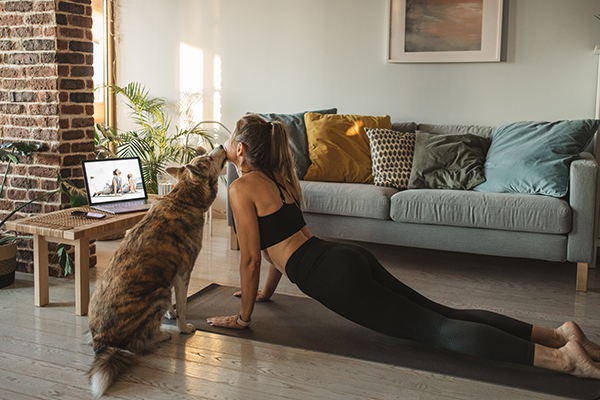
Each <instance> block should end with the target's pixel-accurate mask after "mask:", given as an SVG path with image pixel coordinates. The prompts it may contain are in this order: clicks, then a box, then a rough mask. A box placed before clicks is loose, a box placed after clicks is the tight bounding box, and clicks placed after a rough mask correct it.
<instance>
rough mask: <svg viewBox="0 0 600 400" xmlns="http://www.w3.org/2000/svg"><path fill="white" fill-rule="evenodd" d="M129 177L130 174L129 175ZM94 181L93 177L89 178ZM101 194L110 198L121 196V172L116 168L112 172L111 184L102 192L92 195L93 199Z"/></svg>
mask: <svg viewBox="0 0 600 400" xmlns="http://www.w3.org/2000/svg"><path fill="white" fill-rule="evenodd" d="M129 175H131V174H129ZM90 178H91V179H94V177H93V176H92V177H90ZM101 194H107V195H112V196H119V195H122V194H123V184H122V182H121V171H120V170H119V169H118V168H117V169H115V170H114V171H113V177H112V182H111V183H110V184H108V185H106V187H105V188H104V189H102V190H99V191H97V192H95V193H94V194H93V197H96V196H100V195H101Z"/></svg>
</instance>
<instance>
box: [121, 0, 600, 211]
mask: <svg viewBox="0 0 600 400" xmlns="http://www.w3.org/2000/svg"><path fill="white" fill-rule="evenodd" d="M116 10H117V13H118V16H117V30H118V44H117V48H118V55H117V63H118V72H117V81H118V82H119V83H120V84H126V83H128V82H131V81H137V82H141V83H144V84H145V85H146V86H147V87H148V88H149V89H150V91H151V93H152V94H153V95H155V96H161V97H166V98H168V99H173V100H174V99H176V98H177V97H178V93H179V90H180V88H181V87H196V88H197V87H199V85H202V87H203V93H204V97H205V99H206V101H205V104H204V108H203V119H212V118H213V108H214V107H213V103H212V99H213V95H214V92H215V88H214V76H215V73H217V75H218V71H215V67H214V65H215V64H214V58H215V56H218V57H220V59H221V70H220V75H221V88H220V90H218V91H219V93H220V95H221V99H222V100H221V103H222V107H221V121H222V122H223V123H225V124H226V125H227V126H228V127H230V128H233V127H234V125H235V122H236V121H237V119H238V118H239V117H241V116H242V115H243V114H244V113H245V112H247V111H255V112H283V113H294V112H299V111H304V110H310V109H320V108H331V107H337V108H338V110H339V113H347V114H350V113H356V114H368V115H384V114H389V115H391V116H392V120H393V121H409V120H410V121H417V122H427V123H448V124H485V125H497V124H499V123H502V122H510V121H518V120H557V119H578V118H592V117H594V114H595V99H596V79H597V76H598V56H595V55H593V50H594V47H595V46H596V45H598V44H600V21H599V20H597V19H596V18H595V17H594V14H599V13H600V1H599V0H569V1H565V0H509V1H507V2H506V5H505V12H506V14H507V16H506V18H507V20H506V23H505V32H504V33H505V35H504V36H505V48H506V61H505V62H500V63H461V64H389V63H386V62H385V58H386V37H387V17H388V0H252V1H248V0H223V1H221V0H118V5H117V7H116ZM182 43H184V44H185V45H184V46H183V47H182V45H181V44H182ZM182 48H183V53H185V54H182V51H181V49H182ZM190 49H192V51H191V53H193V54H196V55H198V54H200V53H201V54H202V62H199V63H198V64H197V65H194V66H193V70H192V71H191V72H190V70H189V69H187V70H186V69H185V68H189V67H190V65H189V64H190V63H189V62H187V63H185V64H186V65H183V68H184V70H183V72H182V69H181V68H182V65H181V63H180V60H182V59H184V60H185V59H190V55H189V53H190ZM192 59H193V57H192ZM196 59H198V57H196ZM190 73H192V75H195V76H192V78H191V79H196V80H195V81H192V82H190V81H189V78H188V79H187V80H186V82H181V76H182V75H183V76H187V77H189V76H190ZM123 114H124V113H123V112H120V118H119V123H120V124H121V126H126V125H127V122H126V121H125V120H124V119H123V117H122V116H123ZM220 140H224V138H223V137H222V138H221V139H220ZM222 192H223V191H222ZM223 195H224V194H223V193H221V196H220V201H221V202H222V199H223ZM221 204H222V203H221ZM217 206H219V204H217Z"/></svg>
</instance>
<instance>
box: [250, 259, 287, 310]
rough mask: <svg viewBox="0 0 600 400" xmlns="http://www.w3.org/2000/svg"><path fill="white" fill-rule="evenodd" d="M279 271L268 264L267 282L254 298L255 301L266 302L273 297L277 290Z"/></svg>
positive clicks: (279, 278) (279, 277)
mask: <svg viewBox="0 0 600 400" xmlns="http://www.w3.org/2000/svg"><path fill="white" fill-rule="evenodd" d="M281 275H282V274H281V271H279V270H278V269H277V267H275V266H274V265H273V264H272V263H271V264H269V274H268V275H267V280H266V281H265V286H264V287H263V290H262V291H261V292H260V293H259V294H258V296H257V297H256V301H267V300H269V299H270V298H271V296H273V293H275V289H277V285H278V284H279V281H280V280H281Z"/></svg>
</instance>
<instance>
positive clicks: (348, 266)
mask: <svg viewBox="0 0 600 400" xmlns="http://www.w3.org/2000/svg"><path fill="white" fill-rule="evenodd" d="M286 273H287V275H288V277H289V278H290V280H291V281H292V282H293V283H295V284H296V285H298V287H299V288H300V290H302V292H304V293H305V294H307V295H308V296H310V297H312V298H313V299H315V300H317V301H319V302H320V303H322V304H323V305H324V306H325V307H327V308H329V309H330V310H332V311H334V312H335V313H337V314H339V315H341V316H343V317H345V318H347V319H349V320H350V321H353V322H355V323H357V324H359V325H362V326H364V327H367V328H370V329H373V330H375V331H377V332H381V333H384V334H386V335H390V336H394V337H398V338H402V339H409V340H413V341H416V342H420V343H424V344H428V345H431V346H435V347H438V348H444V349H448V350H453V351H457V352H460V353H464V354H469V355H472V356H475V357H481V358H487V359H493V360H500V361H508V362H513V363H518V364H525V365H533V354H534V346H535V345H534V343H532V342H530V341H529V339H530V338H531V330H532V325H530V324H526V323H524V322H521V321H518V320H515V319H512V318H509V317H505V316H503V315H500V314H496V313H493V312H490V311H483V310H456V309H452V308H450V307H446V306H443V305H441V304H438V303H435V302H433V301H431V300H429V299H427V298H425V297H423V296H422V295H420V294H418V293H417V292H415V291H414V290H412V289H411V288H409V287H408V286H406V285H405V284H403V283H402V282H400V281H399V280H398V279H396V278H395V277H394V276H393V275H392V274H390V273H389V272H388V271H387V270H386V269H385V268H384V267H383V266H382V265H381V264H380V263H379V261H377V259H376V258H375V256H374V255H373V254H371V253H370V252H369V251H368V250H366V249H364V248H362V247H360V246H356V245H352V244H345V243H344V244H343V243H334V242H326V241H323V240H321V239H318V238H316V237H313V238H311V239H309V240H308V241H307V242H306V243H304V244H303V245H302V246H300V248H299V249H298V250H296V252H294V254H292V256H291V257H290V259H289V260H288V262H287V264H286Z"/></svg>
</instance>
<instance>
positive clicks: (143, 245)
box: [89, 146, 226, 397]
mask: <svg viewBox="0 0 600 400" xmlns="http://www.w3.org/2000/svg"><path fill="white" fill-rule="evenodd" d="M225 159H226V154H225V150H224V149H223V147H222V146H220V147H218V148H216V149H215V150H213V151H212V152H211V153H210V154H206V155H203V156H200V157H196V158H194V159H193V160H192V161H191V162H190V163H189V164H188V165H186V166H184V167H181V168H169V169H167V172H168V173H169V174H171V175H173V176H174V177H176V178H178V179H179V182H178V183H177V185H175V186H174V187H173V190H172V191H171V192H170V193H169V194H167V195H166V196H164V197H161V198H160V199H159V201H158V202H157V203H156V204H154V205H153V206H152V208H151V209H150V211H148V213H147V215H146V216H145V217H144V219H143V220H142V221H140V222H139V223H138V224H137V225H136V226H135V227H134V228H133V229H132V230H131V231H130V232H129V233H128V235H127V236H126V237H125V239H124V240H123V242H122V243H121V245H120V246H119V248H118V249H117V251H116V252H115V254H114V256H113V258H112V259H111V261H110V263H109V266H108V268H107V269H106V271H105V272H104V274H103V275H102V278H101V280H100V282H99V284H98V285H97V287H96V290H95V291H94V294H93V295H92V298H91V300H90V309H89V322H90V336H91V339H92V345H93V347H94V352H95V353H96V356H95V359H94V362H93V364H92V367H91V370H90V371H89V376H90V381H91V385H92V392H93V394H94V395H95V396H96V397H100V396H102V394H103V393H104V391H105V390H106V389H107V388H108V387H109V386H110V385H111V384H112V383H113V382H114V381H115V379H116V378H117V377H118V376H119V375H120V374H121V373H122V372H123V371H124V370H125V369H126V368H127V367H128V366H129V365H131V364H132V363H133V361H134V354H137V355H144V354H148V353H150V352H151V351H153V350H154V349H155V348H156V345H157V343H159V342H161V341H164V340H167V339H170V337H171V336H170V334H169V333H168V332H165V331H161V330H160V324H161V319H162V318H163V316H164V315H165V312H166V311H170V312H172V313H174V311H173V307H172V304H171V293H172V288H173V287H175V301H176V309H177V314H176V317H177V326H178V327H179V330H180V332H181V333H192V332H194V331H195V328H194V326H193V325H192V324H188V323H187V322H186V318H185V309H186V302H187V289H188V284H189V280H190V274H191V273H192V268H193V267H194V262H195V261H196V258H197V257H198V253H199V252H200V249H201V247H202V232H203V228H204V213H205V212H206V211H207V210H208V208H209V207H210V205H211V204H212V202H213V201H214V200H215V197H216V196H217V187H218V181H219V174H220V172H221V170H222V168H223V165H224V164H225Z"/></svg>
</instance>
